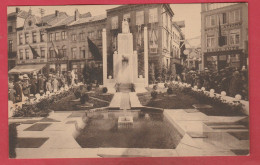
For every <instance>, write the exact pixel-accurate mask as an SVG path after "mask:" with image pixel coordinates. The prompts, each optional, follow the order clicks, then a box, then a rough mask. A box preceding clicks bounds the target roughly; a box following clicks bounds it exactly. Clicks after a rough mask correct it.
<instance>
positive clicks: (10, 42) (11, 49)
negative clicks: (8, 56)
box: [8, 40, 13, 52]
mask: <svg viewBox="0 0 260 165" xmlns="http://www.w3.org/2000/svg"><path fill="white" fill-rule="evenodd" d="M12 51H13V40H9V41H8V52H12Z"/></svg>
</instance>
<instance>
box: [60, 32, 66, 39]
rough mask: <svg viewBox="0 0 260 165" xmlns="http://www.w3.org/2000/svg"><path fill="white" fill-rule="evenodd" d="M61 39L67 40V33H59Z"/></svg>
mask: <svg viewBox="0 0 260 165" xmlns="http://www.w3.org/2000/svg"><path fill="white" fill-rule="evenodd" d="M61 39H62V40H66V39H67V32H65V31H63V32H61Z"/></svg>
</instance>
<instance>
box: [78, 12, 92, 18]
mask: <svg viewBox="0 0 260 165" xmlns="http://www.w3.org/2000/svg"><path fill="white" fill-rule="evenodd" d="M79 17H80V18H85V17H92V14H91V13H90V12H87V13H84V14H80V16H79Z"/></svg>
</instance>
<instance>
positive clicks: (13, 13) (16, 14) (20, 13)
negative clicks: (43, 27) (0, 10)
mask: <svg viewBox="0 0 260 165" xmlns="http://www.w3.org/2000/svg"><path fill="white" fill-rule="evenodd" d="M7 16H8V17H12V16H17V17H20V18H23V19H26V18H27V17H28V16H29V13H28V12H27V11H24V10H20V11H19V13H16V12H12V13H9V14H8V15H7Z"/></svg>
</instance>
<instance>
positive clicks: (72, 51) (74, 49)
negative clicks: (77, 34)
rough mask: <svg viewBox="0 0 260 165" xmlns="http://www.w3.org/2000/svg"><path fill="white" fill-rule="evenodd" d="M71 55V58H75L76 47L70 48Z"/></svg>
mask: <svg viewBox="0 0 260 165" xmlns="http://www.w3.org/2000/svg"><path fill="white" fill-rule="evenodd" d="M71 55H72V58H73V59H76V56H77V48H72V49H71Z"/></svg>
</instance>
